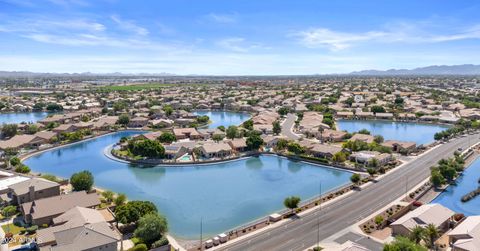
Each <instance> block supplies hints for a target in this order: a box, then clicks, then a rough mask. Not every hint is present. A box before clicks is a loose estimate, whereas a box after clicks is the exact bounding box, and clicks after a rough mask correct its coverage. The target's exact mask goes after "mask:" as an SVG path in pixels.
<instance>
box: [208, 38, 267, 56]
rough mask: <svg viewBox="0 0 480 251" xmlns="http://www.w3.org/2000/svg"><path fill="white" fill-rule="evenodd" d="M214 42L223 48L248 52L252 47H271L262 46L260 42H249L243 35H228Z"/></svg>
mask: <svg viewBox="0 0 480 251" xmlns="http://www.w3.org/2000/svg"><path fill="white" fill-rule="evenodd" d="M216 44H217V45H218V46H220V47H222V48H224V49H227V50H231V51H234V52H241V53H245V52H249V51H251V50H253V49H264V50H268V49H271V48H270V47H266V46H263V45H262V44H260V43H249V42H247V40H246V39H245V38H243V37H230V38H225V39H221V40H219V41H217V42H216Z"/></svg>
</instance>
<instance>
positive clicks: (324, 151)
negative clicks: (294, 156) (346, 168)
mask: <svg viewBox="0 0 480 251" xmlns="http://www.w3.org/2000/svg"><path fill="white" fill-rule="evenodd" d="M341 151H342V148H341V147H338V146H332V145H326V144H314V145H313V147H311V148H309V149H308V153H309V154H311V155H313V156H314V157H317V158H326V159H331V158H332V157H333V155H335V154H336V153H338V152H341Z"/></svg>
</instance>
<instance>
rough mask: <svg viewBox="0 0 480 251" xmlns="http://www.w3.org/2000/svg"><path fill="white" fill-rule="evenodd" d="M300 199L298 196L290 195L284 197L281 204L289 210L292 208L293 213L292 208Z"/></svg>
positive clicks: (295, 206)
mask: <svg viewBox="0 0 480 251" xmlns="http://www.w3.org/2000/svg"><path fill="white" fill-rule="evenodd" d="M300 201H301V199H300V197H297V196H290V197H287V198H285V200H284V201H283V205H284V206H285V207H286V208H289V209H290V210H292V213H293V210H294V209H295V208H297V207H298V204H299V203H300Z"/></svg>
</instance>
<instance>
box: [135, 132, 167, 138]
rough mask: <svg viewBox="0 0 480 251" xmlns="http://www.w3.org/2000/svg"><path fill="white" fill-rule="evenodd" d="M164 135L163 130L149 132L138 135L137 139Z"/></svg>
mask: <svg viewBox="0 0 480 251" xmlns="http://www.w3.org/2000/svg"><path fill="white" fill-rule="evenodd" d="M160 135H162V132H148V133H145V134H139V135H136V136H135V137H134V138H135V139H149V140H156V139H157V138H158V137H160Z"/></svg>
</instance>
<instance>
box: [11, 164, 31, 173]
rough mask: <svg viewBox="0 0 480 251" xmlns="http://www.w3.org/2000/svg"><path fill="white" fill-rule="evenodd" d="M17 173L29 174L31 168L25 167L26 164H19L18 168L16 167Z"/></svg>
mask: <svg viewBox="0 0 480 251" xmlns="http://www.w3.org/2000/svg"><path fill="white" fill-rule="evenodd" d="M15 172H17V173H29V172H30V167H28V166H26V165H24V164H19V165H17V167H15Z"/></svg>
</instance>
